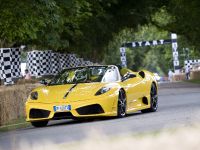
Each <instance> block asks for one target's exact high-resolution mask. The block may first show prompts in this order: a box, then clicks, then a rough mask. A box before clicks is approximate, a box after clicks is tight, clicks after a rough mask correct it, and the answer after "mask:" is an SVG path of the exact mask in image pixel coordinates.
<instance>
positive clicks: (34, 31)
mask: <svg viewBox="0 0 200 150" xmlns="http://www.w3.org/2000/svg"><path fill="white" fill-rule="evenodd" d="M199 8H200V1H198V0H193V1H187V0H165V1H162V0H136V1H135V0H126V1H124V0H20V1H19V0H0V47H13V46H19V45H26V46H27V49H29V50H30V49H52V50H55V51H59V52H66V53H69V52H74V53H77V54H79V55H80V56H81V57H87V58H88V59H91V60H92V61H98V62H101V61H102V60H103V59H102V58H105V54H107V52H108V51H109V49H108V47H109V45H110V43H111V42H113V41H115V39H116V38H117V36H119V35H120V34H122V32H123V31H124V30H125V29H126V30H129V31H130V32H134V34H135V33H136V31H139V29H141V28H140V27H141V26H145V25H147V26H148V25H149V24H151V25H153V26H155V27H156V28H157V29H158V30H164V31H168V32H175V33H177V34H180V35H183V37H184V38H185V39H186V41H187V42H188V43H190V45H192V46H194V47H198V46H199V43H200V42H199V41H200V36H199V35H200V25H199V23H200V21H198V20H199V14H200V13H199V11H200V9H199ZM160 14H161V15H160ZM159 17H160V18H159ZM156 32H157V31H156ZM136 39H137V38H136ZM122 40H123V39H122ZM124 40H126V39H124ZM116 42H117V41H116ZM120 42H121V41H120ZM118 45H119V44H118ZM194 49H195V48H194ZM197 51H198V50H197ZM138 55H140V54H138Z"/></svg>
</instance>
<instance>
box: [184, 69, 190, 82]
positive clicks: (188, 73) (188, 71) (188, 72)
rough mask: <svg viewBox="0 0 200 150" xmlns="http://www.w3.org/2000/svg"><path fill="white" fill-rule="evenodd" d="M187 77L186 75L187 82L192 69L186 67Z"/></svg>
mask: <svg viewBox="0 0 200 150" xmlns="http://www.w3.org/2000/svg"><path fill="white" fill-rule="evenodd" d="M185 75H186V80H189V79H190V67H188V66H186V67H185Z"/></svg>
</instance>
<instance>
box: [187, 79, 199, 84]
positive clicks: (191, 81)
mask: <svg viewBox="0 0 200 150" xmlns="http://www.w3.org/2000/svg"><path fill="white" fill-rule="evenodd" d="M187 82H190V83H196V84H200V79H198V80H188V81H187Z"/></svg>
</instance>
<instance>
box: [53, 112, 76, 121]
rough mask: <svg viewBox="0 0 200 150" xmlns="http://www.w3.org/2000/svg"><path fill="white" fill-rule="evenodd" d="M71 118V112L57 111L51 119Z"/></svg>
mask: <svg viewBox="0 0 200 150" xmlns="http://www.w3.org/2000/svg"><path fill="white" fill-rule="evenodd" d="M71 118H73V115H72V113H71V112H58V113H55V114H54V116H53V119H55V120H59V119H71Z"/></svg>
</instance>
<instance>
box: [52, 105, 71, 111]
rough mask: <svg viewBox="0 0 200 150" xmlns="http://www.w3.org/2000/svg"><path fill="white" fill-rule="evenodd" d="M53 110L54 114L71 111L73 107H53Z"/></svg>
mask: <svg viewBox="0 0 200 150" xmlns="http://www.w3.org/2000/svg"><path fill="white" fill-rule="evenodd" d="M53 110H54V112H58V111H59V112H63V111H70V110H71V105H61V106H53Z"/></svg>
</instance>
